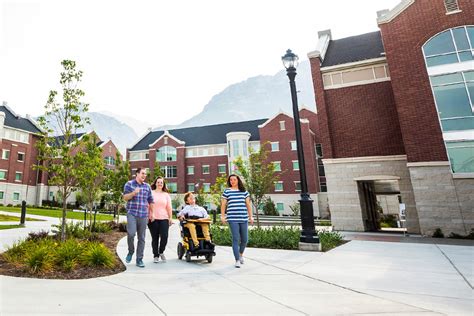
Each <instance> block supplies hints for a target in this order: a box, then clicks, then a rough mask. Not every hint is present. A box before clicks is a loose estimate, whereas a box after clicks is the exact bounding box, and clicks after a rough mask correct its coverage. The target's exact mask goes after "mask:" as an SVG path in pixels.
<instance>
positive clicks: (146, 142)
mask: <svg viewBox="0 0 474 316" xmlns="http://www.w3.org/2000/svg"><path fill="white" fill-rule="evenodd" d="M266 120H267V119H260V120H253V121H245V122H236V123H226V124H217V125H207V126H197V127H188V128H179V129H171V130H168V133H169V134H170V135H173V136H174V137H175V138H176V139H179V140H180V141H183V142H185V144H186V146H200V145H214V144H225V143H227V139H226V134H227V133H230V132H249V133H250V135H251V136H250V139H249V141H254V140H260V134H259V132H258V125H260V124H262V123H264V122H265V121H266ZM163 133H164V131H153V132H149V133H148V134H146V135H145V136H144V137H143V138H142V139H141V140H140V141H138V143H136V144H135V145H134V146H133V147H132V148H131V149H130V151H136V150H148V149H149V148H150V147H149V146H150V145H151V144H153V143H154V142H155V141H156V140H157V139H158V138H160V137H161V136H162V135H163Z"/></svg>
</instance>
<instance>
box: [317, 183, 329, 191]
mask: <svg viewBox="0 0 474 316" xmlns="http://www.w3.org/2000/svg"><path fill="white" fill-rule="evenodd" d="M319 188H320V191H321V192H327V191H328V187H327V185H326V180H325V181H324V182H323V181H320V182H319Z"/></svg>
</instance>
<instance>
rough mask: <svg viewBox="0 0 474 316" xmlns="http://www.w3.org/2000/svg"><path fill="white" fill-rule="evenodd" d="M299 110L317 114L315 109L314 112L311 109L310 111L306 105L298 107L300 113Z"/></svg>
mask: <svg viewBox="0 0 474 316" xmlns="http://www.w3.org/2000/svg"><path fill="white" fill-rule="evenodd" d="M301 110H307V111H310V112H313V113H314V114H318V111H317V109H316V111H315V110H312V109H310V108H309V107H308V106H307V105H306V104H302V105H301V106H300V112H301Z"/></svg>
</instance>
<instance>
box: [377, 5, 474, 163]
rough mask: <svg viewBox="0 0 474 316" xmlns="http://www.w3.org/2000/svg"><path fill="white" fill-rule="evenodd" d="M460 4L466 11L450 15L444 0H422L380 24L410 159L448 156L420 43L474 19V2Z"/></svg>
mask: <svg viewBox="0 0 474 316" xmlns="http://www.w3.org/2000/svg"><path fill="white" fill-rule="evenodd" d="M458 3H459V7H460V9H461V10H462V12H461V13H456V14H449V15H446V10H445V8H444V2H443V1H434V0H417V1H415V2H414V3H413V4H412V5H411V6H410V7H408V8H407V9H405V10H404V11H403V12H402V13H400V14H399V15H398V16H397V17H395V18H394V19H393V20H392V21H390V22H389V23H386V24H381V25H380V29H381V32H382V39H383V42H384V46H385V52H386V56H387V61H388V64H389V68H390V76H391V79H392V89H393V93H394V97H395V101H396V109H397V111H398V116H399V119H400V127H401V130H402V134H403V141H404V143H405V151H406V153H407V156H408V161H409V162H418V161H446V160H447V159H448V158H447V154H446V150H445V147H444V143H443V138H442V133H441V128H440V125H439V120H438V114H437V112H436V107H435V104H434V99H433V95H432V92H431V87H430V83H429V79H428V74H427V71H426V67H425V62H424V58H423V53H422V50H421V47H422V46H423V44H424V43H425V42H426V41H427V40H429V39H430V38H431V37H432V36H434V35H436V34H437V33H439V32H441V31H444V30H446V29H448V28H452V27H455V26H460V25H472V24H474V1H472V0H458Z"/></svg>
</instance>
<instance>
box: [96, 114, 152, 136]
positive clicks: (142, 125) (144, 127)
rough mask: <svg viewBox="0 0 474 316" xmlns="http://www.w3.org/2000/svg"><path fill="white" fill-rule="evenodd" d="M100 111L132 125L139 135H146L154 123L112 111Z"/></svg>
mask: <svg viewBox="0 0 474 316" xmlns="http://www.w3.org/2000/svg"><path fill="white" fill-rule="evenodd" d="M98 113H100V114H104V115H107V116H110V117H113V118H115V119H116V120H118V121H119V122H121V123H124V124H126V125H128V126H130V127H131V128H132V129H133V130H134V131H135V133H136V134H137V135H138V136H139V137H140V136H143V135H145V133H147V132H148V129H149V128H152V127H153V123H150V122H146V121H141V120H137V119H135V118H132V117H129V116H122V115H118V114H116V113H113V112H110V111H100V112H98Z"/></svg>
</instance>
